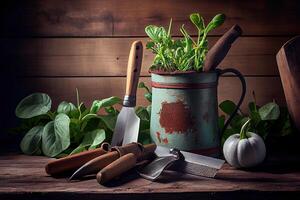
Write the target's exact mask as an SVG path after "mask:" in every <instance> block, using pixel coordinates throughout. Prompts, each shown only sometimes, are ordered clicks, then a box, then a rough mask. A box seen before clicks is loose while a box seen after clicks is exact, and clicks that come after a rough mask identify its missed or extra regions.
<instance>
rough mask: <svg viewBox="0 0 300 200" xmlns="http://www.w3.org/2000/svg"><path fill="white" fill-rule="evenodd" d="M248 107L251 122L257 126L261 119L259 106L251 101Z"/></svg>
mask: <svg viewBox="0 0 300 200" xmlns="http://www.w3.org/2000/svg"><path fill="white" fill-rule="evenodd" d="M248 108H249V117H250V118H251V124H253V125H254V126H256V125H257V124H258V123H259V122H260V121H261V118H260V115H259V113H258V110H257V109H258V106H257V105H255V103H254V102H250V103H249V104H248Z"/></svg>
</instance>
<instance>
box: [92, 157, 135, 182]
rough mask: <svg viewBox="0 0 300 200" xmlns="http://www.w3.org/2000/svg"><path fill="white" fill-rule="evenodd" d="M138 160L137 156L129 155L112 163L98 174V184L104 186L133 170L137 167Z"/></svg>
mask: <svg viewBox="0 0 300 200" xmlns="http://www.w3.org/2000/svg"><path fill="white" fill-rule="evenodd" d="M136 160H137V158H136V156H135V155H134V154H133V153H129V154H126V155H124V156H122V157H120V158H119V159H117V160H115V161H114V162H112V163H110V164H109V165H107V166H106V167H105V168H103V169H102V170H100V172H98V173H97V181H98V183H100V184H104V183H106V182H107V181H110V180H112V179H113V178H115V177H117V176H119V175H121V174H122V173H124V172H126V171H128V170H130V169H132V168H133V167H135V165H136Z"/></svg>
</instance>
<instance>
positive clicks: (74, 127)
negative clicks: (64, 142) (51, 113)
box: [70, 119, 83, 144]
mask: <svg viewBox="0 0 300 200" xmlns="http://www.w3.org/2000/svg"><path fill="white" fill-rule="evenodd" d="M80 126H81V124H80V121H79V120H78V119H71V121H70V140H71V143H76V144H79V143H80V142H81V140H82V138H83V132H81V130H80Z"/></svg>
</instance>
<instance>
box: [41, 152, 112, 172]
mask: <svg viewBox="0 0 300 200" xmlns="http://www.w3.org/2000/svg"><path fill="white" fill-rule="evenodd" d="M105 153H106V151H105V150H103V149H102V148H99V149H95V150H90V151H85V152H81V153H78V154H74V155H71V156H67V157H64V158H60V159H57V160H53V161H50V162H49V163H47V165H46V166H45V170H46V173H47V174H49V175H52V176H53V175H57V174H61V173H64V172H67V171H72V170H76V169H78V168H79V167H81V166H82V165H83V164H85V163H86V162H88V161H89V160H92V159H93V158H96V157H98V156H101V155H103V154H105Z"/></svg>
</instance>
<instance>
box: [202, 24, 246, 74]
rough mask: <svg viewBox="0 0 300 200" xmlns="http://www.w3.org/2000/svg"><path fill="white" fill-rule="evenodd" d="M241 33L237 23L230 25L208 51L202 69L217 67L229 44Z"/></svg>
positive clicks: (206, 70)
mask: <svg viewBox="0 0 300 200" xmlns="http://www.w3.org/2000/svg"><path fill="white" fill-rule="evenodd" d="M241 34H242V29H241V27H239V25H237V24H236V25H234V26H232V27H231V28H230V29H229V30H228V31H227V32H226V33H225V34H224V35H223V36H222V37H221V38H220V39H219V40H218V41H217V42H216V44H215V45H214V46H213V47H212V48H211V49H210V50H209V51H208V53H207V55H206V58H205V62H204V71H205V72H208V71H212V70H214V69H216V68H217V67H218V65H219V64H220V62H221V61H222V60H223V59H224V58H225V56H226V55H227V53H228V51H229V49H230V48H231V44H232V43H233V42H234V41H235V40H236V39H237V38H238V37H239V36H240V35H241Z"/></svg>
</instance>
